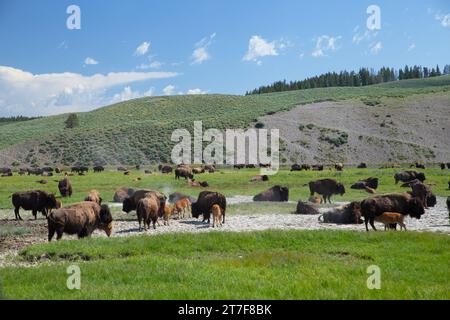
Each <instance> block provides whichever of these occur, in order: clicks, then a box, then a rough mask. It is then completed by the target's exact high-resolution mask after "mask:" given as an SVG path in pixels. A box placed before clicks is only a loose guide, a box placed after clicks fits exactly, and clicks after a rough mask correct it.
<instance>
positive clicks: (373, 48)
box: [370, 41, 383, 54]
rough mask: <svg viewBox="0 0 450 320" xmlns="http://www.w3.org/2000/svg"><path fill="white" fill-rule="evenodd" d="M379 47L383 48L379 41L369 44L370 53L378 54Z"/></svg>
mask: <svg viewBox="0 0 450 320" xmlns="http://www.w3.org/2000/svg"><path fill="white" fill-rule="evenodd" d="M381 49H383V44H382V43H381V41H378V42H377V43H373V44H371V45H370V52H371V53H372V54H378V53H379V52H380V51H381Z"/></svg>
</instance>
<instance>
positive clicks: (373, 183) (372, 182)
mask: <svg viewBox="0 0 450 320" xmlns="http://www.w3.org/2000/svg"><path fill="white" fill-rule="evenodd" d="M366 187H369V188H371V189H374V190H376V189H377V188H378V178H372V177H370V178H367V179H364V180H359V181H358V182H356V183H354V184H353V185H352V186H351V187H350V188H351V189H366Z"/></svg>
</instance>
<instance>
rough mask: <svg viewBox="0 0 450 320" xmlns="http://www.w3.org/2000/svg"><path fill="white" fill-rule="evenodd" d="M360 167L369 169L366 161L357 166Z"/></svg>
mask: <svg viewBox="0 0 450 320" xmlns="http://www.w3.org/2000/svg"><path fill="white" fill-rule="evenodd" d="M357 168H358V169H367V164H366V163H365V162H361V163H360V164H358V166H357Z"/></svg>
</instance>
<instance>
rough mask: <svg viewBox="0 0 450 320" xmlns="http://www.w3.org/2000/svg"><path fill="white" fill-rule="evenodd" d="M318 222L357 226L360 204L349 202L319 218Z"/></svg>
mask: <svg viewBox="0 0 450 320" xmlns="http://www.w3.org/2000/svg"><path fill="white" fill-rule="evenodd" d="M318 219H319V221H320V222H325V223H337V224H359V223H362V220H361V203H360V202H356V201H354V202H351V203H349V204H346V205H344V206H340V207H337V208H334V209H332V210H330V211H327V212H325V213H324V214H322V215H320V216H319V218H318Z"/></svg>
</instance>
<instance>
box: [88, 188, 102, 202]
mask: <svg viewBox="0 0 450 320" xmlns="http://www.w3.org/2000/svg"><path fill="white" fill-rule="evenodd" d="M84 201H92V202H95V203H98V204H100V205H101V204H102V201H103V199H102V197H100V193H98V191H97V190H91V191H89V194H88V195H87V196H86V198H84Z"/></svg>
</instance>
